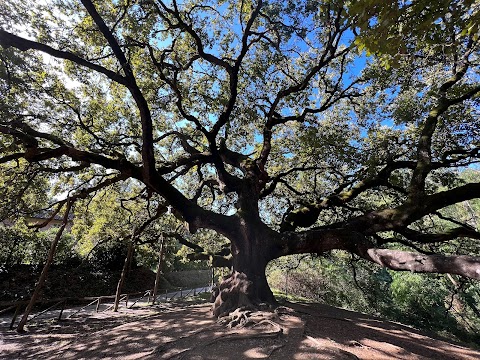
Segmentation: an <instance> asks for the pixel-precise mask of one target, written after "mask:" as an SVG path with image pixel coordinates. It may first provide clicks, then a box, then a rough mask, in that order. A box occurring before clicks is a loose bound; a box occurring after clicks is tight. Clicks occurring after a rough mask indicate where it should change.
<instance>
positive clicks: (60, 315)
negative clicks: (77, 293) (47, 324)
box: [58, 300, 67, 321]
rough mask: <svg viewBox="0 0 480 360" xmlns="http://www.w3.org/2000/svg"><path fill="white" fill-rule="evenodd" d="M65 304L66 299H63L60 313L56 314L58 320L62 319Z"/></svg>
mask: <svg viewBox="0 0 480 360" xmlns="http://www.w3.org/2000/svg"><path fill="white" fill-rule="evenodd" d="M66 304H67V300H64V301H63V303H62V308H61V309H60V314H59V315H58V321H60V320H62V314H63V310H65V305H66Z"/></svg>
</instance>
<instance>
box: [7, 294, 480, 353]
mask: <svg viewBox="0 0 480 360" xmlns="http://www.w3.org/2000/svg"><path fill="white" fill-rule="evenodd" d="M288 306H289V308H280V311H277V312H276V313H266V312H258V313H253V314H251V319H253V320H255V322H256V323H255V324H253V325H250V326H246V327H243V328H241V329H238V328H233V329H229V328H226V327H225V326H224V325H221V324H219V323H217V321H216V319H214V318H213V317H212V316H211V313H210V304H207V303H201V304H163V305H160V306H155V307H148V308H146V307H144V308H137V309H122V310H121V311H120V312H119V313H112V312H109V313H99V314H94V315H90V316H86V317H78V318H72V319H69V320H64V321H61V322H56V321H53V320H51V321H47V322H43V323H36V324H30V326H29V328H28V332H27V333H25V334H17V333H16V332H14V331H8V330H6V329H0V358H1V359H46V360H47V359H48V360H54V359H62V360H63V359H65V360H67V359H126V360H128V359H147V360H148V359H189V360H206V359H209V360H224V359H227V360H228V359H267V358H268V359H282V360H283V359H368V360H372V359H409V360H411V359H472V360H473V359H480V351H475V350H472V349H468V348H465V347H462V346H459V345H455V344H453V343H449V342H447V341H444V340H440V339H435V338H432V337H428V336H427V335H425V334H423V333H422V332H420V331H417V330H415V329H412V328H410V327H407V326H404V325H400V324H396V323H391V322H386V321H382V320H380V319H376V318H373V317H370V316H367V315H363V314H359V313H355V312H350V311H346V310H341V309H336V308H332V307H329V306H326V305H320V304H288Z"/></svg>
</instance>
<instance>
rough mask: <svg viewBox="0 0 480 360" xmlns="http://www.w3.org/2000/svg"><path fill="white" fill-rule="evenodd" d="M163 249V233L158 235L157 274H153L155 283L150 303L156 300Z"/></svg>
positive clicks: (153, 303)
mask: <svg viewBox="0 0 480 360" xmlns="http://www.w3.org/2000/svg"><path fill="white" fill-rule="evenodd" d="M164 251H165V239H164V237H163V235H160V251H159V252H158V262H157V275H156V276H155V285H154V286H153V301H152V305H155V301H156V300H157V292H158V289H159V287H160V275H161V273H162V258H163V253H164Z"/></svg>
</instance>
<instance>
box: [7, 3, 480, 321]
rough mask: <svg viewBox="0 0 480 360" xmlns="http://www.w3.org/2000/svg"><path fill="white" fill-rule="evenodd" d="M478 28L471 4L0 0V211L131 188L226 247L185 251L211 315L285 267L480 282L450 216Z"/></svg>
mask: <svg viewBox="0 0 480 360" xmlns="http://www.w3.org/2000/svg"><path fill="white" fill-rule="evenodd" d="M478 20H479V4H478V2H477V1H472V0H469V1H467V0H464V1H426V0H422V1H413V2H403V3H401V2H398V3H397V2H391V1H381V0H378V1H371V0H369V1H354V2H349V1H339V0H325V1H314V0H304V1H290V0H288V1H287V0H285V1H261V0H259V1H243V0H242V1H230V0H222V1H208V0H207V1H200V0H185V1H176V0H170V1H162V0H121V1H119V0H112V1H92V0H81V1H74V0H70V1H69V0H52V1H42V2H28V1H25V2H21V3H19V2H16V1H9V0H7V1H2V3H1V4H0V77H1V82H0V88H1V92H0V100H1V102H0V166H1V171H2V178H1V179H0V185H1V192H2V193H1V194H2V198H1V203H2V207H1V209H2V215H3V216H4V217H11V216H13V215H14V214H16V213H22V212H28V211H34V210H36V209H38V208H40V207H51V208H53V209H54V210H55V212H59V211H60V210H61V209H62V207H64V206H66V205H67V203H68V204H70V203H71V202H72V201H75V200H77V199H89V198H91V197H92V196H95V195H96V194H98V193H102V192H103V190H102V189H107V190H108V188H109V187H111V186H117V188H116V189H117V190H118V189H119V188H120V189H122V188H123V189H125V191H127V192H129V193H131V192H132V191H137V190H133V189H140V190H138V191H137V195H136V198H137V199H141V198H143V199H144V201H146V202H149V201H153V200H154V201H157V202H158V206H159V208H161V209H163V210H162V214H163V213H166V214H171V213H173V214H174V215H175V216H176V218H177V219H180V220H181V221H182V222H184V223H185V225H186V226H187V227H188V230H189V231H190V232H191V233H195V232H196V231H197V230H199V229H209V230H211V231H214V232H215V233H217V234H218V237H219V239H220V238H221V239H225V238H226V239H228V241H229V242H230V249H229V251H225V250H226V249H225V248H222V250H221V251H220V252H219V253H217V254H206V253H205V252H204V251H203V249H202V248H201V247H200V246H198V245H195V244H194V243H191V242H188V241H187V242H185V244H187V245H190V247H191V248H192V249H193V250H194V252H193V253H192V255H191V257H192V258H196V257H197V258H202V257H205V256H209V257H210V258H211V259H212V261H213V263H214V264H219V265H227V266H231V267H232V268H233V272H232V275H231V276H230V277H229V278H227V279H225V280H224V282H223V284H221V285H220V289H219V291H220V296H218V297H217V301H216V304H215V307H214V313H215V315H221V314H223V313H226V312H229V311H231V310H232V309H234V308H236V307H238V306H242V305H251V304H252V303H259V302H273V301H274V298H273V295H272V292H271V291H270V289H269V287H268V284H267V280H266V277H265V266H266V264H267V263H268V262H269V261H271V260H273V259H276V258H279V257H281V256H284V255H289V254H298V253H318V254H322V253H325V252H329V251H332V250H336V249H338V250H344V251H347V252H349V253H351V254H352V256H355V257H360V258H362V259H365V260H368V261H371V262H374V263H377V264H378V265H380V266H382V267H386V268H390V269H394V270H407V271H412V272H436V273H450V274H458V275H461V276H465V277H469V278H473V279H480V257H479V249H480V247H479V246H478V240H480V232H479V231H478V229H475V228H474V227H473V226H471V225H470V224H469V223H468V221H467V222H462V221H460V220H459V219H457V218H455V217H452V216H451V215H450V214H451V213H452V212H451V211H450V212H449V210H448V209H449V207H451V206H453V205H455V204H457V203H460V202H463V201H468V200H469V199H473V198H479V197H480V175H479V172H478V167H477V165H476V164H477V163H478V162H479V161H480V116H479V112H480V110H479V105H480V103H479V102H480V97H479V94H480V72H479V71H480V59H479V36H478V35H479V29H478V23H479V21H478ZM468 168H470V169H469V171H472V173H473V176H469V177H465V176H464V177H461V176H460V175H461V173H462V171H464V170H465V169H468ZM467 178H468V179H469V180H468V181H467V180H465V179H467ZM119 184H120V185H121V186H119ZM139 185H141V186H139ZM45 194H49V196H47V197H46V196H45ZM152 199H153V200H152ZM81 202H83V203H88V201H84V200H82V201H81ZM167 209H168V210H167ZM77 211H78V210H77ZM471 216H472V217H475V216H476V217H478V216H479V214H472V215H471ZM219 241H223V240H219Z"/></svg>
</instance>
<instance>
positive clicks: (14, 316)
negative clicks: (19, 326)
mask: <svg viewBox="0 0 480 360" xmlns="http://www.w3.org/2000/svg"><path fill="white" fill-rule="evenodd" d="M21 308H22V305H20V304H18V305H17V308H16V309H15V314H13V318H12V322H11V323H10V330H12V329H13V325H14V324H15V320H17V316H18V314H19V313H20V309H21Z"/></svg>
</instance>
